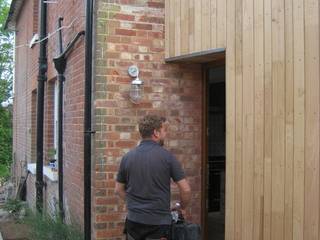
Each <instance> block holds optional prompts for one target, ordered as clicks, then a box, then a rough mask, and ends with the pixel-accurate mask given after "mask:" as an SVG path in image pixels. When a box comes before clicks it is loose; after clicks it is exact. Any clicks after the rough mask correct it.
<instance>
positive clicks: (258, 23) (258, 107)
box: [253, 1, 264, 240]
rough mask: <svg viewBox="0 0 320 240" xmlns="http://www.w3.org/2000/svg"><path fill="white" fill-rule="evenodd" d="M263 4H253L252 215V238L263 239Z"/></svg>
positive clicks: (259, 2) (260, 2) (261, 2)
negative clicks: (253, 117)
mask: <svg viewBox="0 0 320 240" xmlns="http://www.w3.org/2000/svg"><path fill="white" fill-rule="evenodd" d="M263 9H264V6H263V1H257V2H256V3H255V4H254V81H255V85H254V87H255V89H254V98H255V99H254V102H255V105H254V115H255V119H254V123H255V125H254V128H255V131H254V133H255V135H254V144H255V145H254V149H255V151H254V153H255V154H254V180H253V184H254V201H253V202H254V205H253V207H254V209H253V211H254V217H253V239H254V240H262V239H263V158H264V50H263V47H264V22H263V19H264V12H263Z"/></svg>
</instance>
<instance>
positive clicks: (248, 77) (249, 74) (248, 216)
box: [242, 0, 254, 240]
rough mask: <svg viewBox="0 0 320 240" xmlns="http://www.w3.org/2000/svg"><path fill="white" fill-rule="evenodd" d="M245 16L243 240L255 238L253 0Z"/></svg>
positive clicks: (245, 4)
mask: <svg viewBox="0 0 320 240" xmlns="http://www.w3.org/2000/svg"><path fill="white" fill-rule="evenodd" d="M242 12H243V24H242V26H243V27H242V30H243V33H242V34H243V42H242V46H243V80H242V81H243V107H242V108H243V116H242V129H243V133H242V134H243V145H242V146H243V147H242V148H243V153H242V154H243V155H242V156H243V159H242V171H243V175H242V179H243V187H242V192H243V195H242V239H243V240H244V239H246V240H251V239H252V237H253V236H252V234H253V162H254V159H253V158H254V68H253V66H254V33H253V0H244V1H243V6H242Z"/></svg>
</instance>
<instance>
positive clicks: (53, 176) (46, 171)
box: [28, 163, 58, 182]
mask: <svg viewBox="0 0 320 240" xmlns="http://www.w3.org/2000/svg"><path fill="white" fill-rule="evenodd" d="M28 171H29V172H30V173H31V174H33V175H36V172H37V164H36V163H28ZM43 175H44V176H46V177H47V178H48V179H49V180H51V181H52V182H57V181H58V172H56V171H52V168H51V167H49V166H43Z"/></svg>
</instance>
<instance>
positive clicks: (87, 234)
mask: <svg viewBox="0 0 320 240" xmlns="http://www.w3.org/2000/svg"><path fill="white" fill-rule="evenodd" d="M93 2H94V0H86V30H85V32H86V34H85V90H84V91H85V94H84V95H85V99H84V149H83V153H84V158H83V160H84V161H83V162H84V239H85V240H90V239H91V135H92V134H93V133H94V131H93V130H92V126H91V115H92V96H91V94H92V60H93V59H92V29H93Z"/></svg>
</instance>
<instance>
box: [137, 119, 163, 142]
mask: <svg viewBox="0 0 320 240" xmlns="http://www.w3.org/2000/svg"><path fill="white" fill-rule="evenodd" d="M165 121H166V118H165V117H161V116H158V115H146V116H145V117H143V118H142V119H140V121H139V132H140V135H141V137H142V138H148V137H151V136H152V134H153V131H154V130H159V129H160V128H161V126H162V123H164V122H165Z"/></svg>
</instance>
